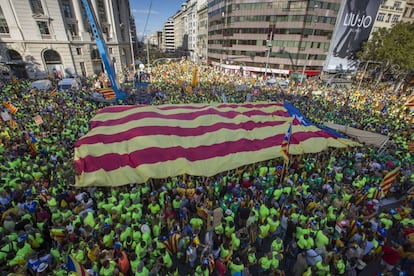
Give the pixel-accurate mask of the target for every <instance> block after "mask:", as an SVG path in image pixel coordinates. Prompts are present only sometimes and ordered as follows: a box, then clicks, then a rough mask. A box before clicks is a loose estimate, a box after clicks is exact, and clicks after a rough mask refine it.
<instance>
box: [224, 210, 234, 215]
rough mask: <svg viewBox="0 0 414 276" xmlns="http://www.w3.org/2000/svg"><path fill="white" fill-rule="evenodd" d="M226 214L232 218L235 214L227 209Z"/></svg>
mask: <svg viewBox="0 0 414 276" xmlns="http://www.w3.org/2000/svg"><path fill="white" fill-rule="evenodd" d="M225 214H226V215H227V216H231V215H232V214H233V212H232V211H231V210H230V209H227V210H226V212H225Z"/></svg>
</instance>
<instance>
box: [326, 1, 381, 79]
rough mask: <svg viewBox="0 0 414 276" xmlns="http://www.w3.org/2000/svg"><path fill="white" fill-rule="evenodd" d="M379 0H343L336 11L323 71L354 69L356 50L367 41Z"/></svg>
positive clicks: (355, 66) (356, 64)
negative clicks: (334, 24) (336, 14)
mask: <svg viewBox="0 0 414 276" xmlns="http://www.w3.org/2000/svg"><path fill="white" fill-rule="evenodd" d="M380 4H381V0H345V1H342V5H341V8H340V10H339V13H338V20H337V22H336V26H335V30H334V33H333V36H332V40H331V45H330V48H329V53H328V56H327V59H326V61H325V65H324V71H327V72H340V71H354V70H356V69H357V67H358V60H357V57H356V54H357V52H358V51H359V50H360V49H361V47H362V43H363V42H365V41H367V40H368V38H369V35H370V33H371V30H372V26H373V25H374V22H375V18H376V16H377V13H378V9H379V6H380Z"/></svg>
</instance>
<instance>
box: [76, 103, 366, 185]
mask: <svg viewBox="0 0 414 276" xmlns="http://www.w3.org/2000/svg"><path fill="white" fill-rule="evenodd" d="M292 118H293V120H292ZM291 121H292V133H291V137H290V141H289V154H302V153H315V152H320V151H323V150H326V149H327V148H329V147H335V148H344V147H348V146H356V145H358V143H356V142H353V141H352V140H350V139H347V138H346V137H344V136H341V134H338V133H336V132H333V131H327V130H323V129H321V128H318V127H317V126H315V125H313V124H312V123H311V122H309V121H308V120H307V119H306V118H304V117H303V116H302V115H301V114H300V112H299V111H298V110H297V109H296V108H295V107H294V106H292V105H291V104H287V103H286V104H282V103H267V102H258V103H243V104H227V103H223V104H215V105H207V104H192V105H186V104H181V105H160V106H146V105H142V106H111V107H106V108H103V109H102V110H100V111H99V113H98V114H97V115H96V116H95V117H94V118H92V119H91V121H90V131H89V132H88V133H87V134H86V135H85V136H83V137H82V138H80V139H79V140H78V141H77V142H76V145H75V165H76V170H77V176H76V184H75V185H76V186H81V187H86V186H121V185H126V184H131V183H144V182H145V181H147V180H148V179H149V178H166V177H172V176H177V175H182V174H189V175H199V176H213V175H215V174H217V173H220V172H223V171H227V170H230V169H235V168H237V167H240V166H243V165H247V164H251V163H255V162H259V161H265V160H269V159H273V158H276V157H280V156H281V148H280V147H281V144H282V141H283V139H284V137H285V134H286V132H287V130H288V127H289V125H290V122H291Z"/></svg>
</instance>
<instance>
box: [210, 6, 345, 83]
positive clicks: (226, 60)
mask: <svg viewBox="0 0 414 276" xmlns="http://www.w3.org/2000/svg"><path fill="white" fill-rule="evenodd" d="M340 5H341V0H329V1H285V0H276V1H275V0H261V1H243V0H238V1H232V0H214V1H209V3H208V19H209V33H208V47H209V48H208V59H209V62H210V63H211V64H213V65H218V66H221V67H224V68H230V69H238V68H239V67H240V66H244V67H245V71H247V72H248V71H251V72H259V73H265V74H282V75H287V74H290V73H292V72H302V71H303V69H306V70H305V73H306V75H308V76H312V75H316V74H319V73H320V72H321V70H322V67H323V63H324V60H325V59H326V56H327V52H328V49H329V46H330V41H331V38H332V33H333V30H334V27H335V23H336V20H337V15H338V11H339V9H340Z"/></svg>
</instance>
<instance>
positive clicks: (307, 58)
mask: <svg viewBox="0 0 414 276" xmlns="http://www.w3.org/2000/svg"><path fill="white" fill-rule="evenodd" d="M317 8H318V5H315V6H314V7H313V10H315V9H317ZM318 17H319V16H318V14H317V15H316V19H315V20H314V21H313V29H312V41H313V39H314V37H315V29H316V23H317V22H318V21H319V20H318ZM308 62H309V51H308V53H307V54H306V61H305V64H304V65H303V69H302V75H301V76H300V82H301V83H303V76H304V75H305V71H306V66H307V64H308Z"/></svg>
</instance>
